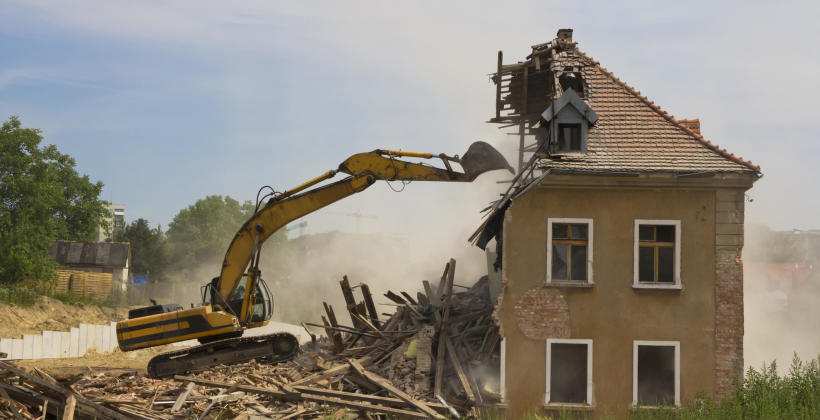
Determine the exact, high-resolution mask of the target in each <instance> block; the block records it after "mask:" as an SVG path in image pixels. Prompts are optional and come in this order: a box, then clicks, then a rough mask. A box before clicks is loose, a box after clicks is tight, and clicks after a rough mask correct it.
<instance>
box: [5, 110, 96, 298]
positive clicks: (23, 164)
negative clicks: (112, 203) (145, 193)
mask: <svg viewBox="0 0 820 420" xmlns="http://www.w3.org/2000/svg"><path fill="white" fill-rule="evenodd" d="M42 140H43V137H42V136H41V135H40V130H37V129H32V128H22V126H21V124H20V120H19V119H18V118H17V117H14V116H12V117H10V118H9V120H8V121H7V122H4V123H3V125H2V126H1V127H0V281H2V282H12V281H19V280H24V279H37V280H47V279H49V278H52V277H53V274H54V271H53V268H54V264H53V263H52V262H51V261H50V260H49V259H48V256H47V251H48V247H49V246H51V244H52V243H53V242H54V241H55V240H56V239H67V240H92V239H94V236H95V234H96V232H97V229H98V227H99V226H100V223H101V221H102V220H103V216H104V215H105V214H106V213H107V211H108V210H107V209H106V207H105V205H106V202H105V201H102V200H100V199H99V196H100V192H101V191H102V187H103V184H102V183H101V182H96V183H92V182H91V181H90V180H89V178H88V175H80V174H78V173H77V171H76V169H75V168H74V167H75V165H76V162H75V161H74V159H73V158H72V157H71V156H68V155H64V154H62V153H60V152H59V151H58V150H57V147H56V146H54V145H47V146H42V147H41V146H40V143H41V142H42Z"/></svg>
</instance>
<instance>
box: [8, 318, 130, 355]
mask: <svg viewBox="0 0 820 420" xmlns="http://www.w3.org/2000/svg"><path fill="white" fill-rule="evenodd" d="M115 348H117V323H116V322H112V323H110V324H109V325H90V324H80V326H79V327H77V328H72V329H71V331H43V332H42V334H24V335H23V336H22V337H21V338H0V352H2V353H6V355H7V356H6V357H4V358H0V360H30V359H57V358H65V357H82V356H83V355H85V354H86V353H87V352H88V351H89V350H94V351H97V352H98V353H108V352H111V351H114V349H115Z"/></svg>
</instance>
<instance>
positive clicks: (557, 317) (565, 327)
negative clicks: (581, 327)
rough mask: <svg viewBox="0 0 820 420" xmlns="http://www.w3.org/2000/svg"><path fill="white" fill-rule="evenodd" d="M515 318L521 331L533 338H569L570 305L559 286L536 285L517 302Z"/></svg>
mask: <svg viewBox="0 0 820 420" xmlns="http://www.w3.org/2000/svg"><path fill="white" fill-rule="evenodd" d="M515 320H516V323H517V324H518V328H519V329H520V330H521V332H522V333H523V334H524V335H525V336H526V337H527V338H530V339H533V340H546V339H547V338H569V335H570V325H569V306H568V305H567V299H566V296H565V295H564V291H563V290H561V289H559V288H548V287H543V286H539V287H535V288H532V289H530V290H528V291H527V292H526V293H524V295H523V296H521V298H520V299H518V302H516V303H515Z"/></svg>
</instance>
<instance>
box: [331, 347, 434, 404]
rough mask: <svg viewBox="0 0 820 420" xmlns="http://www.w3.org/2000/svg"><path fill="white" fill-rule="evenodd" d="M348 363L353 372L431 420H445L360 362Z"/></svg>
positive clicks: (350, 360)
mask: <svg viewBox="0 0 820 420" xmlns="http://www.w3.org/2000/svg"><path fill="white" fill-rule="evenodd" d="M347 363H348V364H350V367H351V368H353V370H355V371H356V372H358V373H359V374H360V375H362V376H364V377H365V378H367V379H368V380H370V381H371V382H373V383H375V384H376V385H379V386H381V387H382V388H384V389H385V390H386V391H387V392H389V393H391V394H393V395H395V396H396V397H398V398H399V399H400V400H402V401H404V402H406V403H408V404H410V405H412V406H413V407H416V408H417V409H419V410H421V411H422V412H423V413H424V414H427V415H428V416H430V417H431V418H443V417H442V416H441V415H440V414H438V413H437V412H436V411H435V410H433V409H432V408H430V407H429V406H428V405H427V404H425V403H423V402H421V401H419V400H417V399H415V398H413V397H411V396H410V395H407V394H406V393H404V391H402V390H400V389H398V388H396V387H395V386H394V385H393V384H392V383H390V381H388V380H387V379H385V378H382V377H381V376H379V375H377V374H375V373H373V372H370V371H368V370H366V369H365V368H364V367H363V366H362V365H361V364H359V362H357V361H355V360H353V359H348V361H347Z"/></svg>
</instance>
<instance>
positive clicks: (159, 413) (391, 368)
mask: <svg viewBox="0 0 820 420" xmlns="http://www.w3.org/2000/svg"><path fill="white" fill-rule="evenodd" d="M454 275H455V260H450V262H449V263H447V265H446V267H445V270H444V274H443V275H442V279H441V281H440V282H439V284H438V285H436V286H435V287H433V285H431V284H430V283H429V282H427V281H424V282H423V286H424V289H423V290H424V292H423V293H421V292H419V293H417V294H416V296H415V297H413V296H411V295H410V294H408V293H406V292H402V293H401V294H396V293H393V292H387V293H386V294H385V296H386V297H387V298H388V299H390V301H391V302H392V304H393V305H395V306H396V310H395V312H394V313H392V314H389V315H387V317H386V318H382V319H380V316H379V314H377V313H376V309H375V304H374V302H373V298H372V296H371V295H370V290H369V288H368V286H367V285H366V284H358V285H355V286H351V285H350V282H349V280H348V279H347V277H345V278H344V279H343V280H342V281H341V282H340V285H341V289H342V293H343V295H344V298H345V302H346V308H345V312H347V313H348V314H349V315H350V319H351V322H352V325H349V326H348V325H342V324H341V323H340V322H339V319H338V318H337V314H336V313H335V312H334V310H333V307H332V306H331V305H328V304H327V303H325V304H324V307H325V315H323V316H322V323H321V324H310V325H314V326H320V327H321V328H324V329H325V332H326V333H327V337H322V338H317V337H316V336H314V335H312V334H311V338H312V342H311V343H309V344H307V345H305V346H303V349H302V352H301V353H300V354H299V356H297V357H296V358H295V359H293V360H290V361H288V362H285V363H280V364H276V365H272V364H268V363H265V361H264V360H259V361H251V362H249V363H244V364H238V365H231V366H219V367H216V368H211V369H208V370H204V371H200V372H192V373H189V374H188V375H184V376H183V375H177V376H175V377H173V378H164V379H151V378H148V377H145V376H142V375H139V374H137V372H133V371H131V372H125V373H120V374H114V373H110V372H108V373H96V374H71V375H55V376H50V375H49V374H47V373H45V372H43V371H41V370H39V369H35V370H34V371H33V372H26V371H24V370H22V369H20V368H18V367H16V366H15V365H13V364H10V363H4V362H0V397H2V398H0V417H3V418H18V419H23V418H27V419H33V418H45V417H46V414H49V415H53V416H57V417H58V418H59V417H62V418H73V417H76V418H96V419H121V418H136V419H173V418H198V419H205V418H280V419H289V418H314V417H327V418H337V417H338V418H357V417H362V418H443V417H445V416H450V417H459V416H462V415H469V414H474V413H473V412H474V410H475V409H476V408H480V407H482V406H485V405H490V404H493V403H496V402H498V400H499V398H500V396H499V390H498V385H497V383H498V373H499V372H498V363H499V351H498V349H499V333H498V329H497V327H495V325H494V323H493V322H492V310H493V305H492V304H491V300H490V294H489V285H488V280H487V278H486V277H484V278H482V279H481V280H479V281H478V282H477V283H476V284H474V285H473V286H472V287H469V288H463V291H458V292H455V291H454V290H453V289H454V287H459V288H462V287H463V286H458V285H455V284H454ZM357 289H358V290H359V291H360V292H361V293H360V294H361V295H362V296H363V301H362V302H357V301H356V298H355V293H354V292H355V291H356V290H357ZM11 402H13V404H12V403H11ZM72 416H73V417H72Z"/></svg>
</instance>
